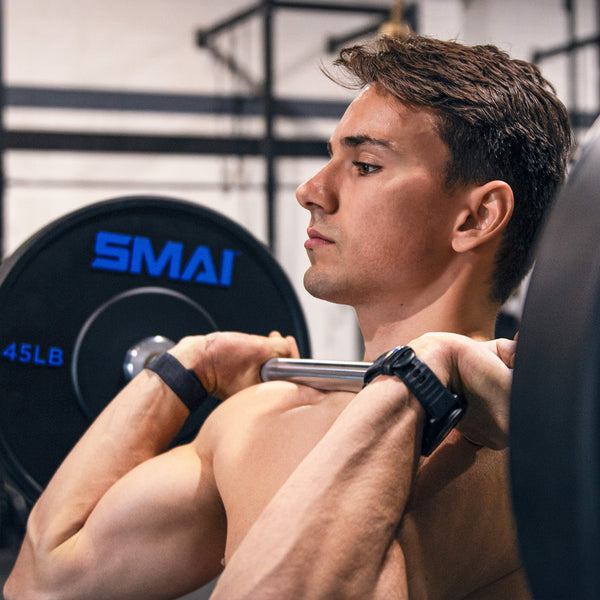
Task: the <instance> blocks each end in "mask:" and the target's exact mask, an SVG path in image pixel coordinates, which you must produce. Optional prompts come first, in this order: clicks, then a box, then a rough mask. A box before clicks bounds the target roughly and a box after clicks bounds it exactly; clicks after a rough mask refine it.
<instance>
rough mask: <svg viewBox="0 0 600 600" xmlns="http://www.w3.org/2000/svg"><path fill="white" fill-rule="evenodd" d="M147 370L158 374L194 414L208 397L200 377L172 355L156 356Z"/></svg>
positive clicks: (166, 353)
mask: <svg viewBox="0 0 600 600" xmlns="http://www.w3.org/2000/svg"><path fill="white" fill-rule="evenodd" d="M146 369H149V370H150V371H153V372H154V373H156V374H157V375H158V376H159V377H160V378H161V379H162V380H163V381H164V382H165V383H166V384H167V385H168V386H169V387H170V388H171V390H173V392H174V393H175V395H176V396H177V397H178V398H179V399H180V400H181V401H182V402H183V403H184V404H185V405H186V406H187V408H188V410H189V411H190V412H194V411H195V410H196V409H197V408H198V407H199V406H200V404H201V403H202V400H204V398H206V397H207V396H208V392H207V391H206V388H205V387H204V385H202V382H201V381H200V379H199V378H198V375H196V373H194V371H193V370H192V369H186V368H185V367H184V366H183V365H182V364H181V363H180V362H179V361H178V360H177V359H176V358H175V357H174V356H173V355H172V354H169V353H168V352H164V353H163V354H159V355H158V356H155V357H154V358H153V359H152V360H150V362H149V363H148V364H147V365H146Z"/></svg>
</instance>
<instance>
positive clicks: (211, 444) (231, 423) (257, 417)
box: [196, 381, 353, 556]
mask: <svg viewBox="0 0 600 600" xmlns="http://www.w3.org/2000/svg"><path fill="white" fill-rule="evenodd" d="M352 397H353V394H348V393H324V392H319V391H317V390H314V389H311V388H307V387H304V386H298V385H295V384H293V383H289V382H283V381H278V382H269V383H263V384H259V385H256V386H253V387H250V388H247V389H245V390H243V391H242V392H240V393H238V394H236V395H235V396H232V397H231V398H229V399H228V400H227V401H225V402H224V403H223V404H222V405H220V406H219V407H218V408H217V409H216V410H215V411H214V412H213V413H212V414H211V416H210V417H209V419H207V421H206V423H205V424H204V426H203V427H202V430H201V432H200V434H199V436H198V438H197V440H196V443H197V444H200V445H201V446H202V447H204V448H205V449H206V448H207V447H208V448H209V450H208V451H204V452H203V453H204V454H205V455H207V454H209V455H210V457H211V464H212V467H213V472H214V478H215V482H216V485H217V488H218V490H219V494H220V496H221V499H222V501H223V505H224V506H225V510H226V513H227V523H228V537H227V552H226V555H227V556H230V555H231V553H232V552H233V550H234V549H235V548H236V547H237V545H238V544H239V543H240V541H241V540H242V539H243V538H244V536H245V535H246V533H247V532H248V529H249V528H250V526H251V525H252V523H253V522H254V521H255V520H256V518H257V517H258V515H259V514H260V513H261V512H262V510H263V509H264V507H265V506H266V504H267V503H268V502H269V500H270V499H271V498H272V497H273V495H274V494H275V493H276V492H277V490H278V489H279V488H280V487H281V485H282V484H283V483H284V482H285V480H286V479H287V478H288V477H289V476H290V474H291V473H292V472H293V471H294V469H295V468H296V467H297V466H298V465H299V464H300V462H302V460H303V459H304V457H305V456H306V455H307V454H308V453H309V452H310V451H311V450H312V449H313V448H314V446H315V445H316V444H317V443H318V442H319V440H320V439H321V438H322V437H323V436H324V435H325V433H326V432H327V430H328V429H329V428H330V427H331V425H332V424H333V422H334V421H335V419H336V418H337V417H338V415H339V414H340V412H342V410H343V409H344V407H345V406H346V405H347V404H348V402H349V401H350V400H351V399H352ZM200 452H202V450H200Z"/></svg>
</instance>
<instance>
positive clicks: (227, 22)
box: [196, 0, 417, 250]
mask: <svg viewBox="0 0 600 600" xmlns="http://www.w3.org/2000/svg"><path fill="white" fill-rule="evenodd" d="M277 9H291V10H303V11H307V10H308V11H330V12H345V13H355V14H356V13H358V14H367V15H375V16H377V17H379V19H380V20H379V21H378V22H377V23H375V24H372V25H370V26H369V27H368V28H366V29H365V28H363V29H361V30H359V31H356V32H353V33H352V34H350V35H347V36H344V37H342V38H331V39H330V40H329V41H328V44H327V47H328V49H329V50H330V51H331V50H332V49H335V47H337V45H338V44H339V43H340V42H341V43H345V42H347V41H349V40H350V39H352V38H355V37H357V36H359V35H364V34H365V33H367V32H368V33H371V32H373V31H374V30H376V29H377V28H378V27H379V26H380V25H381V23H382V22H383V19H385V18H388V17H389V14H390V7H389V6H375V5H372V6H364V5H362V6H360V5H357V4H343V3H342V4H341V3H332V2H291V1H285V0H262V1H261V2H258V3H256V4H253V5H251V6H250V7H248V8H245V9H243V10H241V11H239V12H237V13H236V14H234V15H232V16H230V17H228V18H226V19H224V20H222V21H220V22H218V23H216V24H215V25H213V26H212V27H210V28H208V29H203V30H198V31H197V32H196V43H197V44H198V46H201V47H205V48H207V49H209V50H210V51H211V52H212V53H213V55H214V56H215V58H217V59H218V60H221V61H222V62H224V64H226V65H227V66H228V67H229V68H230V69H231V70H232V72H234V73H237V74H238V75H240V76H241V77H242V78H243V79H244V80H245V81H246V82H248V81H250V82H251V80H250V79H249V77H248V76H247V75H246V74H245V73H244V71H243V69H241V67H240V66H239V65H237V63H236V62H235V59H233V58H232V57H224V56H223V55H222V54H221V53H220V52H219V51H218V50H217V49H216V48H215V47H214V45H213V44H211V40H212V38H214V37H215V36H216V35H218V34H219V33H221V32H222V31H225V30H226V29H229V28H231V27H233V26H235V25H238V24H240V23H242V22H244V21H246V20H247V19H248V18H250V17H253V16H255V15H257V14H260V15H261V16H262V18H263V42H264V46H263V81H262V85H259V86H256V85H255V84H253V82H251V83H252V84H253V87H259V88H260V89H261V92H262V100H263V111H264V112H263V117H264V128H265V131H264V136H263V140H262V148H263V156H264V158H265V169H266V173H265V192H266V199H267V229H268V240H269V246H270V248H271V249H272V250H273V249H274V248H275V244H276V237H275V231H276V218H277V215H276V211H275V192H276V187H277V174H276V165H275V161H276V157H277V152H276V151H275V139H274V133H273V123H274V117H275V113H274V110H273V106H274V98H273V15H274V12H275V10H277ZM405 17H406V19H407V21H408V22H410V25H411V26H412V28H413V29H415V30H416V20H417V9H416V5H415V4H411V5H410V7H407V9H406V13H405Z"/></svg>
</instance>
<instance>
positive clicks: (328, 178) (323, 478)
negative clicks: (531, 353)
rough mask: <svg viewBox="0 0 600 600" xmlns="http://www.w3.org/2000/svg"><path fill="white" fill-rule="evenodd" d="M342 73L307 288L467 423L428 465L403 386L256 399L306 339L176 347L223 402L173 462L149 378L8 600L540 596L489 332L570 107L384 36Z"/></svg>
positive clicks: (299, 390)
mask: <svg viewBox="0 0 600 600" xmlns="http://www.w3.org/2000/svg"><path fill="white" fill-rule="evenodd" d="M338 64H339V65H341V66H342V67H344V68H346V70H347V71H348V72H349V73H350V74H352V75H353V76H354V77H355V78H356V79H357V86H358V87H365V86H366V87H365V89H364V90H363V91H362V93H361V94H360V95H359V96H358V98H357V99H356V100H354V102H352V104H351V105H350V107H349V108H348V110H347V111H346V113H345V115H344V117H343V118H342V120H341V121H340V123H339V125H338V126H337V128H336V130H335V132H334V134H333V136H332V137H331V140H330V144H329V145H330V153H331V160H330V161H329V162H328V164H327V165H326V166H325V167H324V168H323V169H322V170H321V171H320V172H319V173H317V174H316V175H315V176H314V177H313V178H312V179H310V180H309V181H308V182H307V183H305V184H304V185H303V186H301V187H300V188H299V190H298V193H297V196H298V200H299V202H300V203H301V205H302V206H304V207H305V208H306V209H307V210H308V211H309V212H310V215H311V218H310V224H309V228H308V240H307V242H306V244H305V246H306V249H307V252H308V255H309V258H310V262H311V266H310V267H309V269H308V271H307V273H306V276H305V286H306V288H307V289H308V290H309V292H311V293H312V294H313V295H315V296H317V297H320V298H323V299H326V300H329V301H332V302H339V303H345V304H350V305H352V306H354V308H355V310H356V313H357V317H358V320H359V324H360V327H361V330H362V333H363V336H364V341H365V359H366V360H371V361H372V360H374V359H375V358H377V357H378V356H379V355H381V354H382V353H384V352H387V351H389V350H390V349H391V348H393V347H395V346H397V345H398V344H405V343H409V342H410V344H411V346H412V347H413V349H414V350H415V352H416V353H417V355H418V356H419V357H420V358H421V360H422V361H424V362H425V363H426V364H428V365H429V367H430V369H431V370H432V371H433V372H434V373H435V375H437V377H438V378H439V379H440V380H441V381H442V383H443V384H448V385H449V386H450V387H451V388H452V389H453V390H455V391H457V392H461V393H462V394H463V396H465V397H466V399H467V402H468V403H469V405H468V408H467V411H466V414H465V416H464V419H463V421H461V422H460V423H459V425H458V428H457V429H455V430H454V431H452V432H451V433H450V434H449V435H448V437H447V438H446V439H445V441H443V442H442V443H441V445H440V446H439V447H438V448H437V449H436V450H434V451H433V453H432V454H431V455H430V456H429V457H428V458H419V453H420V452H419V450H420V448H421V443H422V437H423V431H424V429H426V427H427V423H426V417H425V412H424V410H423V407H422V406H421V403H420V402H419V401H418V400H417V399H416V397H415V396H414V395H413V394H410V393H409V392H408V390H407V387H406V386H405V384H404V383H403V382H402V381H400V380H399V379H398V378H396V377H389V376H382V375H381V374H380V375H379V376H376V377H374V379H373V381H372V382H371V383H370V384H369V385H368V386H366V387H365V388H364V389H363V390H362V391H361V392H360V393H359V394H357V395H355V396H354V395H353V394H348V393H329V394H326V393H322V392H319V391H316V390H313V389H309V388H304V387H300V386H296V385H293V384H290V383H284V382H273V383H269V384H261V385H258V386H251V387H247V386H248V385H250V384H252V383H256V381H257V380H258V367H259V365H260V364H261V363H262V362H264V360H266V359H267V358H268V357H270V356H294V355H295V354H296V350H295V347H294V342H293V340H291V339H289V338H282V337H281V336H279V335H277V334H273V335H271V336H270V337H269V338H258V337H254V336H242V335H241V334H229V333H218V334H211V335H210V336H207V337H200V338H187V339H184V340H182V341H181V342H180V343H179V344H178V345H177V346H176V347H175V348H174V349H172V350H171V351H170V354H171V355H172V356H174V357H175V358H177V359H178V360H179V362H180V363H181V364H182V365H183V367H185V368H190V369H193V370H194V371H195V373H196V374H197V376H198V377H199V378H200V380H201V381H202V383H203V384H204V387H205V388H206V389H207V390H208V391H209V392H211V393H214V394H216V395H218V396H219V397H222V398H224V399H225V398H228V400H227V401H226V402H224V403H223V404H221V406H220V407H219V408H218V409H217V410H216V411H215V412H214V413H213V414H212V415H211V417H210V418H209V419H208V420H207V421H206V423H205V424H204V426H203V427H202V429H201V431H200V433H199V434H198V437H197V438H196V440H195V441H194V442H193V443H192V444H190V445H187V446H182V447H178V448H175V449H172V450H169V451H165V448H166V447H167V446H168V444H169V442H170V441H171V440H172V439H173V437H174V435H175V434H176V432H177V431H178V429H179V428H180V427H181V425H182V424H183V422H184V420H185V417H186V416H187V414H188V409H187V408H186V406H185V405H184V404H183V403H182V402H181V401H180V399H179V398H178V396H177V395H176V394H175V393H174V392H173V390H172V389H171V388H170V387H169V385H167V384H166V383H165V382H164V379H163V378H161V376H159V375H157V374H156V373H155V372H152V371H150V370H145V371H144V372H142V373H141V374H140V375H139V376H138V377H137V378H136V379H135V380H134V381H133V382H132V383H131V384H130V385H129V386H127V388H125V389H124V390H123V391H122V392H121V393H120V394H119V395H118V396H117V398H115V400H113V402H112V403H111V404H110V405H109V406H108V407H107V409H106V410H105V411H104V413H103V414H102V415H101V416H100V417H99V418H98V419H97V421H96V422H95V423H94V424H93V425H92V427H91V428H90V429H89V431H88V432H87V433H86V434H85V436H84V437H83V438H82V440H81V441H80V442H79V443H78V444H77V446H76V447H75V448H74V450H73V451H72V452H71V454H70V455H69V456H68V457H67V459H66V461H65V462H64V464H63V465H62V466H61V467H60V469H59V470H58V472H57V473H56V475H55V477H54V478H53V479H52V481H51V482H50V484H49V485H48V487H47V489H46V490H45V492H44V494H43V495H42V496H41V498H40V500H39V501H38V503H37V504H36V506H35V507H34V508H33V510H32V513H31V517H30V519H29V524H28V531H27V535H26V538H25V540H24V543H23V547H22V550H21V553H20V555H19V558H18V560H17V563H16V565H15V568H14V570H13V573H12V574H11V577H10V578H9V580H8V582H7V585H6V589H5V594H6V597H7V598H8V599H9V600H11V599H12V598H21V597H22V598H29V597H34V598H37V597H50V598H144V599H147V598H170V597H177V596H179V595H182V594H184V593H186V592H188V591H190V590H192V589H194V588H197V587H199V586H201V585H203V584H204V583H205V582H207V581H208V580H210V579H211V578H213V577H214V576H216V575H217V574H218V573H219V572H221V570H222V568H223V567H222V564H228V567H227V569H225V573H224V575H223V577H222V579H221V581H220V583H219V586H218V588H217V590H216V595H217V596H219V595H220V597H222V598H236V597H252V598H269V597H278V598H281V597H305V598H319V597H323V598H331V597H339V598H354V597H356V598H367V597H374V598H407V597H410V598H417V599H419V600H420V599H422V598H423V599H425V598H453V599H454V598H456V599H458V598H469V599H470V600H475V599H488V600H491V599H494V598H514V599H520V598H527V597H528V591H527V586H526V582H525V579H524V575H523V573H522V570H521V569H520V564H519V559H518V553H517V549H516V542H515V533H514V527H513V522H512V516H511V510H510V502H509V497H508V490H507V488H508V482H507V471H506V450H502V448H503V447H504V446H505V440H504V435H505V430H506V409H507V398H508V388H509V385H510V371H509V368H508V366H510V364H511V360H512V354H513V351H514V348H513V346H512V345H511V343H510V342H508V341H492V342H486V341H485V340H490V339H491V338H492V337H493V330H494V322H495V317H496V314H497V311H498V309H499V307H500V305H501V303H502V302H503V301H504V300H505V299H506V297H507V296H508V294H509V293H510V292H511V290H512V289H514V288H515V286H516V285H518V283H519V281H520V280H521V278H522V277H523V276H524V274H525V273H526V271H527V269H528V268H529V265H530V263H531V256H530V246H531V243H532V240H533V237H534V234H535V231H536V229H537V227H538V225H539V222H540V220H541V218H542V216H543V214H544V211H545V209H546V208H547V206H548V205H549V204H550V201H551V199H552V197H553V195H554V193H555V190H556V188H557V186H558V185H559V184H560V183H561V181H562V179H563V176H564V170H565V163H566V160H567V154H568V151H569V145H570V132H569V126H568V122H567V117H566V112H565V109H564V107H563V106H562V104H560V102H559V101H558V100H557V99H556V97H555V96H554V94H553V93H552V92H551V90H549V89H548V85H547V83H546V82H545V81H544V80H543V78H542V77H541V75H540V74H539V72H538V71H537V69H536V68H535V67H533V66H532V65H529V64H527V63H524V62H520V61H511V60H510V59H509V58H508V56H506V55H505V54H504V53H501V52H500V51H498V50H497V49H495V48H493V47H475V48H468V47H465V46H462V45H460V44H457V43H453V42H442V41H438V40H433V39H428V38H424V37H420V36H409V37H407V38H406V39H391V38H382V39H381V40H379V41H377V42H376V43H375V44H374V45H372V46H359V47H355V48H350V49H347V50H344V51H342V53H341V56H340V59H339V60H338ZM431 331H441V332H451V333H445V334H436V335H425V336H423V334H425V333H426V332H431ZM471 338H473V339H471ZM475 339H476V340H482V341H474V340H475ZM183 367H182V368H183ZM166 379H167V380H169V378H168V377H166ZM175 387H176V386H175ZM240 390H242V391H240ZM235 392H239V393H235ZM180 395H182V394H180ZM230 561H231V564H229V563H230Z"/></svg>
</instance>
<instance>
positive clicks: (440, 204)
mask: <svg viewBox="0 0 600 600" xmlns="http://www.w3.org/2000/svg"><path fill="white" fill-rule="evenodd" d="M330 154H331V159H330V161H329V162H328V164H327V165H326V166H325V167H323V169H321V170H320V171H319V172H318V173H317V174H316V175H315V176H314V177H312V178H311V179H309V180H308V181H307V182H305V183H304V184H302V185H301V186H300V187H299V188H298V190H297V193H296V196H297V198H298V201H299V202H300V204H301V205H302V206H303V207H304V208H306V209H307V210H309V211H310V213H311V218H310V225H309V228H308V235H309V239H308V240H307V242H306V243H305V247H306V250H307V253H308V257H309V259H310V262H311V266H310V267H309V269H308V271H307V272H306V274H305V277H304V284H305V287H306V289H307V290H308V291H309V292H310V293H311V294H313V295H314V296H316V297H319V298H324V299H327V300H330V301H332V302H339V303H342V304H350V305H353V306H355V307H359V306H360V305H362V304H365V305H366V304H372V303H373V302H375V303H377V302H378V301H379V302H385V301H386V300H388V299H390V300H392V299H393V301H394V302H403V301H405V300H406V301H409V299H410V297H411V296H410V295H412V294H421V293H423V292H424V291H426V290H427V288H428V287H429V286H432V285H434V284H435V282H436V281H438V280H439V278H440V276H441V274H442V273H443V272H444V270H445V268H446V266H447V263H448V261H449V259H450V258H451V256H452V248H451V233H452V229H453V225H454V221H455V220H456V210H457V202H456V199H455V198H454V197H453V195H452V194H451V193H450V192H449V191H448V190H446V189H445V187H444V177H445V168H446V164H447V161H448V159H449V156H450V154H449V150H448V148H447V146H446V145H445V144H444V143H443V142H442V140H441V139H440V137H439V136H438V134H437V133H436V132H435V121H434V115H433V113H432V112H431V111H429V110H426V109H415V108H412V107H408V106H405V105H403V104H401V103H400V102H399V101H398V100H396V99H395V98H393V97H392V96H390V95H389V94H387V93H385V92H384V91H382V90H381V88H378V87H377V86H376V85H374V86H371V87H369V88H367V89H366V90H365V91H364V92H362V94H361V95H360V96H359V97H358V98H357V99H356V100H354V102H352V104H351V105H350V106H349V107H348V110H347V111H346V113H345V114H344V116H343V117H342V119H341V121H340V123H339V124H338V126H337V128H336V130H335V132H334V134H333V136H332V138H331V140H330ZM407 295H408V296H407Z"/></svg>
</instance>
